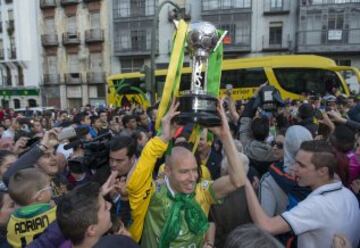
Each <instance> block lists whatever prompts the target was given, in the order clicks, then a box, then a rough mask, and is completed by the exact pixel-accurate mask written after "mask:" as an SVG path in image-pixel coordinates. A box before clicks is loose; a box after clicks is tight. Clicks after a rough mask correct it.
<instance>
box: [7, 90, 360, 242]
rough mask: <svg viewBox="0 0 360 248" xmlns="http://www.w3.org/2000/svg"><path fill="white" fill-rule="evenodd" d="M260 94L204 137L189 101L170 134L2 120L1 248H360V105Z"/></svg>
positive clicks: (119, 121) (148, 117)
mask: <svg viewBox="0 0 360 248" xmlns="http://www.w3.org/2000/svg"><path fill="white" fill-rule="evenodd" d="M258 92H259V91H257V92H255V93H254V96H253V97H252V98H250V99H248V100H244V101H238V102H236V101H233V100H232V99H231V97H227V99H226V103H227V104H223V103H224V101H223V100H219V104H218V114H219V116H220V118H221V123H222V124H221V125H220V126H216V127H209V128H202V129H201V131H200V132H199V131H194V129H196V130H198V127H197V126H196V125H194V123H187V124H186V125H180V124H178V122H177V115H178V114H179V112H178V103H176V101H174V102H173V103H172V104H171V106H170V107H169V110H168V112H167V114H166V115H165V116H163V117H162V118H161V128H160V130H155V119H156V115H157V106H152V107H150V108H148V109H144V108H143V107H142V106H140V105H135V104H133V105H132V106H130V107H121V108H111V107H108V108H107V107H97V108H96V107H94V106H90V105H87V106H84V107H82V108H77V109H72V110H70V111H65V110H62V111H53V112H46V111H45V112H44V113H41V114H36V115H35V114H34V115H32V114H31V113H29V112H25V113H23V114H19V113H15V112H14V111H13V110H11V109H0V121H1V126H0V136H1V138H0V179H1V181H0V247H38V248H39V247H44V248H45V247H46V248H51V247H62V248H68V247H107V248H111V247H129V248H131V247H146V248H152V247H154V248H155V247H160V248H169V247H174V248H180V247H181V248H182V247H184V248H195V247H200V248H212V247H218V248H222V247H225V248H239V247H244V248H247V247H276V248H278V247H303V248H312V247H313V248H322V247H324V248H326V247H355V248H356V247H360V245H359V239H360V208H359V206H360V99H358V98H357V97H355V96H351V97H346V96H343V95H327V96H325V97H320V96H315V95H310V96H307V97H305V98H304V99H303V100H293V101H291V100H286V101H284V105H282V106H277V108H276V109H275V110H274V111H273V112H271V113H270V112H266V111H264V110H263V109H262V108H261V106H258V105H256V104H255V102H256V99H257V96H258V94H259V93H258ZM79 130H82V131H81V132H80V131H79ZM84 130H85V132H84ZM69 132H70V133H72V134H71V135H69ZM194 134H198V135H197V136H196V135H194Z"/></svg>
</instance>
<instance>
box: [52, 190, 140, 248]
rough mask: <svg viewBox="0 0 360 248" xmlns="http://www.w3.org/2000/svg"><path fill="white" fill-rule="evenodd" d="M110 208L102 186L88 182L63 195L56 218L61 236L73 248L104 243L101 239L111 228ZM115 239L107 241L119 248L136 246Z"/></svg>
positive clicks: (118, 238)
mask: <svg viewBox="0 0 360 248" xmlns="http://www.w3.org/2000/svg"><path fill="white" fill-rule="evenodd" d="M110 207H111V204H110V203H109V202H107V201H105V199H104V197H103V195H102V192H101V188H100V185H98V184H97V183H87V184H84V185H81V186H78V187H76V188H75V189H73V190H72V191H71V192H69V193H68V194H66V195H65V196H64V198H63V199H62V201H61V202H60V203H59V204H58V206H57V212H56V217H57V221H58V224H59V227H60V229H61V231H62V233H63V234H64V236H65V237H66V238H68V239H69V240H70V241H71V243H72V245H73V247H74V248H76V247H93V246H97V244H99V243H102V239H101V237H102V236H103V235H104V234H105V233H106V232H107V231H108V230H109V229H110V228H111V226H112V223H111V218H110ZM116 236H118V237H116ZM116 236H115V235H113V236H110V237H106V239H109V238H112V240H113V242H114V241H115V240H116V242H117V243H116V245H117V246H118V247H137V245H136V244H135V243H134V242H133V241H132V240H131V239H130V238H128V237H126V236H120V235H116ZM120 237H121V238H120ZM98 247H100V246H98ZM101 247H103V246H101Z"/></svg>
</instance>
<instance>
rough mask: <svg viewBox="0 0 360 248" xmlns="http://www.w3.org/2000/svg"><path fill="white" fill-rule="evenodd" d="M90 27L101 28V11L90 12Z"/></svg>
mask: <svg viewBox="0 0 360 248" xmlns="http://www.w3.org/2000/svg"><path fill="white" fill-rule="evenodd" d="M90 28H91V29H99V28H101V22H100V13H99V12H93V13H90Z"/></svg>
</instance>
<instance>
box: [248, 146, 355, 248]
mask: <svg viewBox="0 0 360 248" xmlns="http://www.w3.org/2000/svg"><path fill="white" fill-rule="evenodd" d="M336 167H337V160H336V157H335V154H334V153H333V152H332V147H331V146H330V145H329V144H327V143H326V142H324V141H319V140H312V141H304V142H303V143H302V144H301V147H300V150H299V151H298V153H297V154H296V158H295V168H294V171H295V172H294V173H295V178H296V180H297V183H298V185H299V186H302V187H310V188H311V189H312V193H310V195H309V196H308V197H307V198H305V199H304V200H303V201H301V202H300V203H299V204H298V205H297V206H295V207H293V208H292V209H290V210H288V211H286V212H284V213H283V214H281V215H278V216H275V217H269V216H267V215H266V213H265V212H264V210H263V209H262V208H261V206H260V204H259V201H258V199H257V197H256V194H255V192H254V190H253V189H252V186H251V184H250V182H246V186H245V190H246V198H247V202H248V206H249V210H250V215H251V217H252V219H253V221H254V222H255V224H257V225H258V226H260V227H261V228H262V229H264V230H266V231H268V232H270V233H271V234H274V235H276V234H281V233H286V232H289V231H293V232H294V234H295V235H297V237H298V243H297V245H298V247H306V248H315V247H331V241H332V238H333V236H334V234H338V233H341V234H344V235H345V236H346V237H347V238H348V239H349V240H350V241H351V243H352V246H353V247H357V245H358V242H359V238H360V237H359V233H360V223H359V219H360V211H359V205H358V202H357V199H356V197H355V196H354V195H353V193H352V192H351V191H350V190H348V189H347V188H345V187H344V186H343V185H342V184H341V182H340V181H338V180H335V179H334V174H335V169H336Z"/></svg>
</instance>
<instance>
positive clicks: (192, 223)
mask: <svg viewBox="0 0 360 248" xmlns="http://www.w3.org/2000/svg"><path fill="white" fill-rule="evenodd" d="M194 196H195V193H192V194H184V193H177V194H176V195H175V197H174V196H172V194H171V193H170V192H168V197H169V198H170V199H171V200H173V202H174V203H173V205H172V207H171V210H170V213H169V215H168V216H167V218H166V222H165V225H164V228H163V229H162V231H161V235H160V241H159V248H168V247H170V243H171V242H172V241H174V240H175V239H176V237H177V236H178V235H179V232H180V227H181V223H180V222H181V211H182V210H183V211H184V212H185V221H186V223H187V225H188V228H189V230H190V232H191V233H193V234H194V235H203V234H204V233H205V232H206V231H207V230H208V228H209V224H208V220H207V217H206V216H205V214H204V212H203V210H202V209H201V207H200V206H199V204H198V203H197V202H196V201H195V199H194Z"/></svg>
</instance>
